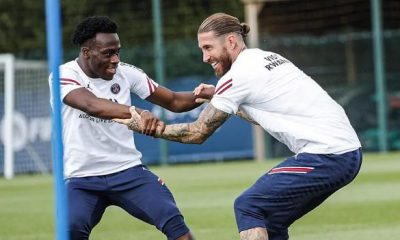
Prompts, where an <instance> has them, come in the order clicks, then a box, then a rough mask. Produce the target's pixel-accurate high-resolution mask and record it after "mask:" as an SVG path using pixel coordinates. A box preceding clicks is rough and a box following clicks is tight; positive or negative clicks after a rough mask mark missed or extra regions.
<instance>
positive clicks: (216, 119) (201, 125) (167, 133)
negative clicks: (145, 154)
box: [155, 104, 230, 144]
mask: <svg viewBox="0 0 400 240" xmlns="http://www.w3.org/2000/svg"><path fill="white" fill-rule="evenodd" d="M229 116H230V115H229V114H228V113H225V112H223V111H221V110H218V109H216V108H215V107H213V106H212V105H211V104H208V106H207V107H206V108H205V109H204V110H203V111H202V112H201V114H200V116H199V118H198V119H197V120H196V121H195V122H192V123H181V124H172V125H166V127H165V130H164V132H163V133H162V134H159V133H158V132H157V133H156V134H155V136H156V137H160V138H164V139H167V140H171V141H175V142H182V143H195V144H201V143H203V142H204V141H205V140H207V138H208V137H209V136H211V135H212V134H213V133H214V132H215V130H217V129H218V128H219V127H220V126H221V125H222V124H223V123H224V122H225V121H226V120H227V119H228V118H229Z"/></svg>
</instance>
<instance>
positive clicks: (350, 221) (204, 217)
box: [0, 153, 400, 240]
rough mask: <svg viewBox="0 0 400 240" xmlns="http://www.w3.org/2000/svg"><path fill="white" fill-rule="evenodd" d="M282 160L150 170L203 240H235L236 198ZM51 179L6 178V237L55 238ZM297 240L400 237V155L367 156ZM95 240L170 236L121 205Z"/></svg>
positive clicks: (301, 224)
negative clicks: (172, 195) (147, 223)
mask: <svg viewBox="0 0 400 240" xmlns="http://www.w3.org/2000/svg"><path fill="white" fill-rule="evenodd" d="M276 163H278V161H267V162H264V163H255V162H249V161H240V162H236V161H235V162H227V163H204V164H191V165H178V166H167V167H152V168H151V169H152V170H153V171H154V172H155V173H156V174H158V175H159V176H160V177H162V178H163V179H164V180H165V182H166V184H167V185H168V186H169V188H170V189H171V190H172V192H173V193H174V195H175V198H176V200H177V202H178V205H179V207H180V209H181V210H182V212H183V214H184V216H185V218H186V221H187V224H188V225H189V226H190V228H191V229H192V231H193V233H194V234H195V236H196V238H197V240H203V239H205V240H224V239H226V240H231V239H232V240H233V239H238V234H237V230H236V225H235V219H234V215H233V207H232V206H233V201H234V199H235V197H236V196H238V195H239V194H240V193H241V192H242V191H243V190H244V189H245V188H247V187H248V186H250V184H252V183H253V182H254V181H255V180H256V179H257V178H258V177H259V176H261V174H263V173H264V172H266V171H267V170H268V169H269V168H271V167H272V166H273V165H275V164H276ZM52 190H53V184H52V177H51V176H39V175H34V176H17V177H16V178H15V179H14V180H11V181H6V180H4V179H0V240H47V239H48V240H51V239H54V223H53V222H54V214H53V191H52ZM290 236H291V239H295V240H305V239H307V240H322V239H323V240H329V239H332V240H333V239H335V240H337V239H340V240H355V239H363V240H372V239H373V240H375V239H385V240H398V239H400V153H391V154H367V155H366V156H365V158H364V163H363V166H362V169H361V172H360V175H359V176H358V177H357V178H356V179H355V181H354V182H352V183H351V184H350V185H348V186H347V187H345V188H344V189H342V190H340V191H339V192H337V193H336V194H334V195H333V196H332V197H331V198H329V199H328V200H327V201H326V202H325V203H324V204H322V205H321V206H320V207H318V208H317V209H316V210H314V211H313V212H311V213H309V214H308V215H306V216H305V217H303V218H302V219H300V220H299V221H297V222H295V223H294V224H293V225H292V227H291V229H290ZM91 239H95V240H106V239H107V240H108V239H113V240H118V239H124V240H154V239H165V238H164V237H163V235H162V234H160V233H159V232H158V231H157V230H156V229H155V228H154V227H152V226H149V225H146V224H144V223H142V222H140V221H139V220H136V219H133V218H131V217H130V216H129V215H128V214H127V213H125V212H124V211H122V210H121V209H119V208H116V207H110V208H108V209H107V211H106V213H105V215H104V217H103V220H102V221H101V222H100V224H99V225H98V226H97V227H96V228H95V229H94V231H93V233H92V236H91Z"/></svg>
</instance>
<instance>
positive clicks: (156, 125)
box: [140, 110, 165, 136]
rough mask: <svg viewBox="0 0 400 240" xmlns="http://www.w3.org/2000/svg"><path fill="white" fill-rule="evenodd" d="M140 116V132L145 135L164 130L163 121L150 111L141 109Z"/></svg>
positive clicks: (152, 134) (153, 134)
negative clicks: (141, 124) (141, 128)
mask: <svg viewBox="0 0 400 240" xmlns="http://www.w3.org/2000/svg"><path fill="white" fill-rule="evenodd" d="M140 117H141V120H142V123H143V131H142V132H141V133H142V134H144V135H147V136H155V134H156V132H157V133H159V134H160V132H161V133H162V132H164V129H165V123H164V122H163V121H161V120H160V119H158V118H157V117H156V116H155V115H154V114H153V113H152V112H149V111H147V110H146V111H142V112H141V113H140Z"/></svg>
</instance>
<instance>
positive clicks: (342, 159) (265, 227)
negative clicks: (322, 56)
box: [116, 13, 362, 240]
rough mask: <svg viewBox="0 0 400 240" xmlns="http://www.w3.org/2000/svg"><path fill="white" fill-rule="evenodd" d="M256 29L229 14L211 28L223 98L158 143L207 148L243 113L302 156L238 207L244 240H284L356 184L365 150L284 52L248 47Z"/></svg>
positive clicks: (208, 45) (135, 122)
mask: <svg viewBox="0 0 400 240" xmlns="http://www.w3.org/2000/svg"><path fill="white" fill-rule="evenodd" d="M249 30H250V28H249V26H248V25H247V24H245V23H240V22H239V20H238V19H237V18H236V17H233V16H230V15H227V14H224V13H216V14H213V15H211V16H209V17H208V18H207V19H205V20H204V21H203V23H202V24H201V25H200V27H199V29H198V44H199V48H200V49H201V51H202V52H203V61H204V62H205V63H208V64H210V65H211V66H212V68H213V69H214V71H215V74H216V75H217V76H218V77H220V79H219V81H218V83H217V85H216V88H215V93H214V95H213V97H212V99H211V102H210V104H208V106H207V107H206V108H205V109H204V110H203V111H202V113H201V114H200V116H199V117H198V119H197V120H196V121H195V122H192V123H183V124H173V125H167V126H166V127H165V130H164V131H163V132H162V131H157V132H156V134H155V136H156V137H161V138H165V139H169V140H172V141H178V142H183V143H197V144H200V143H202V142H204V141H205V140H206V139H207V138H208V137H209V136H210V135H211V134H213V132H215V130H216V129H218V128H219V127H220V126H221V125H222V124H223V123H224V122H225V121H226V120H227V119H228V118H229V117H230V116H231V115H233V114H237V115H239V116H241V117H243V118H244V119H246V120H249V121H251V122H252V123H255V124H259V125H261V126H262V127H263V128H264V129H265V131H267V132H268V133H269V134H271V135H272V136H273V137H275V138H276V139H278V140H279V141H280V142H282V143H284V144H285V145H286V146H288V148H289V149H290V150H291V151H293V152H294V153H295V155H294V156H291V157H289V158H287V159H286V160H285V161H283V162H282V163H280V164H279V165H277V166H276V167H274V168H272V169H271V170H269V171H268V172H266V173H265V174H264V175H262V176H261V177H260V178H259V179H258V180H257V181H256V182H255V183H254V184H253V185H252V186H251V187H250V188H248V189H247V190H246V191H244V192H243V193H242V194H241V195H240V196H239V197H238V198H237V199H236V200H235V204H234V211H235V217H236V222H237V226H238V230H239V234H240V239H242V240H248V239H252V240H255V239H264V240H265V239H270V240H284V239H288V238H289V235H288V228H289V226H290V225H291V224H292V223H293V222H294V221H295V220H297V219H299V218H301V217H302V216H304V215H305V214H306V213H308V212H310V211H311V210H313V209H314V208H316V207H317V206H318V205H319V204H321V203H322V202H323V201H324V200H325V199H327V198H328V197H329V196H330V195H331V194H333V193H334V192H335V191H337V190H338V189H340V188H342V187H344V186H345V185H347V184H348V183H350V182H351V181H352V180H353V179H354V178H355V177H356V175H357V174H358V172H359V169H360V167H361V161H362V153H361V145H360V142H359V140H358V137H357V135H356V133H355V131H354V130H353V128H352V126H351V125H350V122H349V120H348V118H347V116H346V114H345V112H344V110H343V108H342V107H341V106H340V105H339V104H337V103H336V102H335V101H334V100H333V99H332V98H331V97H330V96H329V95H328V94H327V93H326V92H325V91H324V90H323V89H322V88H321V87H320V86H319V85H318V84H317V83H316V82H315V81H314V80H313V79H311V78H310V77H309V76H307V75H306V74H305V73H304V72H302V71H301V70H300V69H298V68H297V67H296V66H295V65H294V64H293V63H292V62H290V61H289V60H288V59H286V58H284V57H282V56H281V55H279V54H277V53H274V52H268V51H263V50H261V49H257V48H254V49H248V48H247V47H246V45H245V43H244V37H246V34H247V33H248V32H249ZM207 88H208V89H210V88H211V87H210V86H207V85H202V86H200V87H198V88H197V89H196V90H195V91H196V93H198V92H202V91H203V90H204V89H207ZM212 89H214V88H212ZM116 121H118V122H120V123H124V124H126V125H128V127H129V128H130V129H132V130H134V131H139V132H140V131H142V129H143V124H142V123H141V121H140V116H139V115H138V114H137V113H136V112H133V111H132V117H131V119H119V120H116ZM160 130H161V128H160Z"/></svg>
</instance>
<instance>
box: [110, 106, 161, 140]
mask: <svg viewBox="0 0 400 240" xmlns="http://www.w3.org/2000/svg"><path fill="white" fill-rule="evenodd" d="M129 111H130V113H131V118H128V119H120V118H114V119H113V120H114V121H115V122H117V123H121V124H124V125H126V126H127V127H128V129H130V130H132V131H135V132H138V133H142V134H145V135H149V136H154V135H155V134H156V133H158V134H161V133H163V132H164V129H165V123H164V122H163V121H161V120H160V119H158V118H157V117H155V116H154V114H152V113H151V112H149V111H143V112H141V114H140V115H139V113H138V112H136V109H135V107H134V106H132V107H130V108H129Z"/></svg>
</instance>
